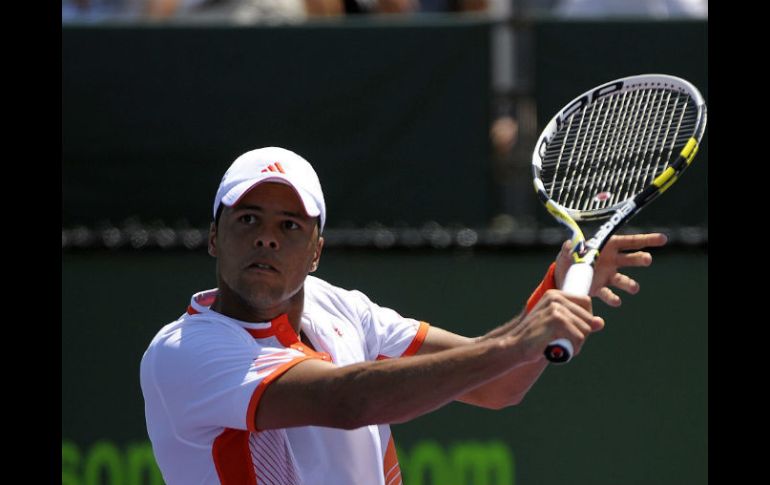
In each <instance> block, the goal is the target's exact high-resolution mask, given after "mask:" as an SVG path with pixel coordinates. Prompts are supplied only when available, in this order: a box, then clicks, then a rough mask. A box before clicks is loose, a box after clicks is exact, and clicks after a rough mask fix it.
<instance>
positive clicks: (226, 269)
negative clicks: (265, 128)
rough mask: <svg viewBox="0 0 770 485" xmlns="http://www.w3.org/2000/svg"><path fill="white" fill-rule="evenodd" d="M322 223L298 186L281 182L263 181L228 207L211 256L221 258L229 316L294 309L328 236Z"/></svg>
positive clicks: (211, 236) (272, 314)
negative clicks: (321, 229) (320, 226)
mask: <svg viewBox="0 0 770 485" xmlns="http://www.w3.org/2000/svg"><path fill="white" fill-rule="evenodd" d="M316 221H317V218H315V217H310V216H308V215H307V214H306V213H305V209H304V206H303V205H302V201H301V200H300V199H299V196H298V195H297V193H296V192H295V191H294V189H292V188H291V187H289V186H288V185H284V184H280V183H272V182H264V183H262V184H259V185H257V186H256V187H255V188H253V189H252V190H250V191H249V192H248V193H247V194H246V195H245V196H243V197H242V198H241V200H240V201H239V203H238V205H236V206H234V207H225V208H224V210H223V211H222V215H221V217H220V219H219V224H218V226H215V225H214V224H212V227H211V231H210V233H209V254H211V255H212V256H214V257H216V258H217V274H218V280H219V291H220V296H221V298H222V302H223V304H225V305H229V307H230V308H228V309H227V310H228V313H229V314H233V313H234V314H235V315H234V316H238V315H240V316H241V318H244V319H245V316H247V315H251V316H259V317H262V318H263V319H264V320H267V319H270V318H274V317H276V316H278V315H279V314H281V313H285V312H288V310H289V308H290V307H291V305H292V304H294V303H296V302H294V303H292V297H294V296H295V295H297V293H298V292H299V290H300V289H301V288H302V285H303V283H304V281H305V277H306V276H307V274H308V273H310V272H312V271H315V269H316V267H317V266H318V261H319V259H320V256H321V250H322V248H323V238H320V237H319V235H318V230H319V229H318V224H317V222H316ZM300 296H301V295H300ZM295 299H296V298H295Z"/></svg>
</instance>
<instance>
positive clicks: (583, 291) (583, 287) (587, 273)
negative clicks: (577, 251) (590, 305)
mask: <svg viewBox="0 0 770 485" xmlns="http://www.w3.org/2000/svg"><path fill="white" fill-rule="evenodd" d="M593 279H594V267H593V266H591V265H590V264H587V263H575V264H573V265H572V266H570V267H569V269H568V270H567V275H566V276H565V277H564V284H563V285H562V287H561V289H562V291H565V292H567V293H572V294H573V295H587V294H588V291H589V290H590V289H591V281H593Z"/></svg>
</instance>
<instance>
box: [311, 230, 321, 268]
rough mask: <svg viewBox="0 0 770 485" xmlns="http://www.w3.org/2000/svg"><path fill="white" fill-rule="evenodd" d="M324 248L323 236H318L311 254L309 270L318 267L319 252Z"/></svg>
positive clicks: (319, 260)
mask: <svg viewBox="0 0 770 485" xmlns="http://www.w3.org/2000/svg"><path fill="white" fill-rule="evenodd" d="M323 248H324V238H322V237H321V236H318V245H317V246H316V248H315V254H314V255H313V262H312V263H311V264H310V272H311V273H312V272H313V271H315V270H317V269H318V264H319V263H320V262H321V252H322V251H323Z"/></svg>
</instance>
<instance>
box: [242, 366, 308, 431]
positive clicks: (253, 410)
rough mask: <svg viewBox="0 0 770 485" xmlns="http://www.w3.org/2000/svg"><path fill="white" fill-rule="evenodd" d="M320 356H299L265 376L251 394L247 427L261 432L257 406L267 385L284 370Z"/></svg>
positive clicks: (247, 412)
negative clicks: (257, 418)
mask: <svg viewBox="0 0 770 485" xmlns="http://www.w3.org/2000/svg"><path fill="white" fill-rule="evenodd" d="M318 358H319V357H314V356H309V355H305V356H302V357H297V358H296V359H294V360H290V361H289V362H286V363H285V364H281V365H280V366H278V367H277V368H276V369H275V370H274V371H273V372H272V373H271V374H270V375H269V376H267V377H265V378H264V379H263V380H262V382H260V383H259V385H258V386H257V388H256V389H254V394H252V395H251V400H250V401H249V408H248V410H247V411H246V429H248V430H249V431H251V432H252V433H257V432H259V430H258V429H257V422H256V417H257V406H259V400H260V398H261V397H262V394H264V393H265V390H266V389H267V386H269V385H270V384H271V383H272V382H273V381H274V380H276V379H278V378H279V377H280V376H281V375H283V373H284V372H286V371H287V370H289V369H291V368H292V367H294V366H295V365H297V364H299V363H300V362H302V361H303V360H307V359H318Z"/></svg>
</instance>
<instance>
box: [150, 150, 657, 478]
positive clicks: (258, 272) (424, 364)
mask: <svg viewBox="0 0 770 485" xmlns="http://www.w3.org/2000/svg"><path fill="white" fill-rule="evenodd" d="M213 215H214V222H212V224H211V229H210V233H209V254H211V256H213V257H215V258H216V259H217V282H218V288H217V289H215V290H209V291H204V292H201V293H198V294H196V295H194V296H193V298H192V302H191V304H190V306H189V308H188V311H187V313H186V314H184V315H182V316H181V317H180V318H179V319H178V320H177V321H175V322H172V323H170V324H169V325H166V326H165V327H164V328H163V329H161V330H160V332H158V334H157V335H156V336H155V338H154V339H153V341H152V343H151V344H150V346H149V348H148V349H147V351H146V352H145V354H144V357H143V358H142V364H141V384H142V391H143V394H144V398H145V414H146V420H147V429H148V432H149V436H150V439H151V441H152V445H153V450H154V452H155V456H156V458H157V461H158V464H159V466H160V469H161V471H162V472H163V476H164V478H165V480H166V482H167V483H168V484H169V485H175V484H191V483H206V484H209V483H212V484H214V483H223V484H231V483H233V484H263V483H267V484H277V485H292V484H334V485H346V484H349V485H356V484H383V485H384V484H388V485H390V484H393V483H400V482H401V478H400V470H399V467H398V461H397V458H396V454H395V446H394V444H393V439H392V437H391V435H390V428H389V427H388V424H389V423H400V422H404V421H408V420H410V419H413V418H415V417H417V416H420V415H422V414H425V413H427V412H429V411H432V410H434V409H436V408H439V407H441V406H443V405H445V404H447V403H449V402H451V401H453V400H460V401H464V402H466V403H471V404H475V405H478V406H483V407H487V408H492V409H499V408H502V407H505V406H509V405H512V404H517V403H518V402H520V401H521V399H522V398H523V396H524V395H525V394H526V392H527V391H528V389H529V388H530V387H531V386H532V384H533V383H534V382H535V381H536V380H537V378H538V377H539V375H540V374H541V373H542V371H543V370H544V369H545V367H546V366H547V364H548V362H547V361H546V360H545V358H544V356H543V350H544V349H545V347H546V346H547V345H548V343H550V342H551V341H553V340H555V339H557V338H567V339H569V340H570V341H571V342H572V344H573V346H574V349H575V354H576V355H577V354H579V352H580V349H581V347H582V345H583V343H584V341H585V339H586V337H587V336H588V335H589V334H590V333H592V332H595V331H597V330H600V329H601V328H602V327H603V326H604V322H603V320H602V319H601V318H599V317H596V316H594V315H593V314H592V312H591V300H590V297H587V296H571V295H567V294H565V293H563V292H561V291H558V290H555V289H553V288H555V287H557V286H558V284H559V283H560V282H561V281H562V280H563V278H564V274H565V273H566V270H567V268H568V266H569V264H570V259H569V254H568V247H569V245H568V244H565V245H564V247H563V248H562V251H561V252H560V254H559V256H558V258H557V262H556V263H554V264H552V265H551V268H550V269H549V271H548V274H547V275H546V278H545V279H544V280H543V283H541V285H540V287H539V288H538V289H537V290H536V292H535V293H534V294H533V295H532V297H531V298H530V300H529V302H528V304H527V311H526V312H525V313H524V314H522V315H520V316H519V317H517V318H514V319H513V320H512V321H511V322H509V323H507V324H505V325H503V326H502V327H500V328H497V329H495V330H493V331H491V332H489V333H488V334H487V335H485V336H483V337H478V338H467V337H463V336H460V335H456V334H453V333H451V332H448V331H445V330H442V329H440V328H438V327H435V326H429V325H428V324H427V323H425V322H418V321H415V320H412V319H409V318H404V317H402V316H400V315H399V314H398V313H396V312H395V311H393V310H390V309H387V308H382V307H380V306H378V305H376V304H375V303H373V302H372V301H371V300H369V298H368V297H367V296H365V295H364V294H362V293H360V292H358V291H347V290H343V289H341V288H337V287H335V286H332V285H331V284H329V283H327V282H325V281H322V280H320V279H318V278H315V277H313V276H309V273H311V272H313V271H315V270H316V268H317V267H318V264H319V261H320V257H321V252H322V250H323V244H324V240H323V237H322V236H321V233H322V231H323V228H324V225H325V223H326V207H325V203H324V198H323V193H322V191H321V185H320V182H319V180H318V177H317V175H316V173H315V171H314V170H313V168H312V167H311V166H310V164H309V163H308V162H307V161H306V160H305V159H303V158H302V157H300V156H299V155H297V154H295V153H293V152H291V151H288V150H285V149H282V148H277V147H269V148H262V149H258V150H253V151H250V152H247V153H245V154H244V155H242V156H240V157H239V158H238V159H236V160H235V161H234V162H233V164H232V165H231V167H230V168H229V169H228V171H227V172H226V173H225V175H224V177H223V178H222V181H221V183H220V186H219V189H218V191H217V194H216V197H215V199H214V210H213ZM664 243H665V237H664V236H663V235H661V234H651V235H637V236H626V237H617V238H615V239H614V240H613V241H612V242H611V243H609V244H608V245H607V247H606V249H605V250H604V253H603V254H602V257H601V259H600V261H599V263H598V265H597V268H596V273H595V274H596V276H595V280H594V284H593V288H592V294H593V295H596V296H598V297H600V298H601V299H602V300H604V301H606V302H607V303H609V304H610V305H613V306H617V305H619V304H620V298H619V297H618V296H617V295H616V294H615V293H613V292H612V290H610V289H609V288H608V287H607V285H608V284H612V285H613V286H616V287H618V288H620V289H622V290H624V291H627V292H630V293H635V292H636V291H637V290H638V285H637V284H636V282H635V281H633V280H631V279H630V278H628V277H627V276H624V275H621V274H620V273H618V272H617V269H618V268H619V267H623V266H646V265H649V264H650V262H651V257H650V255H649V254H648V253H645V252H641V251H639V252H636V253H631V254H625V253H621V251H625V250H629V249H640V248H642V247H645V246H661V245H663V244H664ZM402 357H406V358H402Z"/></svg>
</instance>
